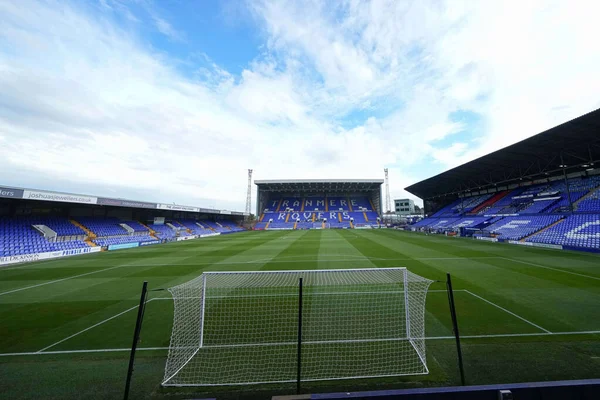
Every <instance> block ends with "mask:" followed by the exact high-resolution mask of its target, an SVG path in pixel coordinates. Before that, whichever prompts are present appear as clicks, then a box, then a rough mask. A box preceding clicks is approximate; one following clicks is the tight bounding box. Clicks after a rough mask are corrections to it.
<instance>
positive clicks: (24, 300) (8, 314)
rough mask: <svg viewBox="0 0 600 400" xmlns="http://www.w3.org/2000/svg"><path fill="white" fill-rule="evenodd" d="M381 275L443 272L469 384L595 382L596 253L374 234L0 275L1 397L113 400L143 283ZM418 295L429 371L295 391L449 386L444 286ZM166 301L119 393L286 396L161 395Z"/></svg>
mask: <svg viewBox="0 0 600 400" xmlns="http://www.w3.org/2000/svg"><path fill="white" fill-rule="evenodd" d="M392 266H400V267H407V268H408V269H409V270H410V271H411V272H414V273H416V274H419V275H421V276H424V277H426V278H429V279H432V280H436V281H437V280H439V281H443V280H445V276H446V272H450V273H451V274H452V277H453V284H454V289H455V301H456V307H457V314H458V320H459V326H460V331H461V336H462V337H463V342H462V344H463V356H464V362H465V373H466V378H467V383H468V384H489V383H509V382H524V381H544V380H562V379H585V378H597V377H598V375H599V374H600V257H599V256H598V255H594V254H587V253H575V252H565V251H557V250H546V249H535V248H529V247H525V246H514V245H507V244H498V243H488V242H481V241H475V240H470V239H458V238H447V237H441V236H423V235H420V234H416V233H408V232H401V231H391V230H383V229H382V230H321V231H265V232H244V233H239V234H234V235H228V236H221V237H213V238H206V239H201V240H194V241H185V242H177V243H171V244H166V245H160V246H149V247H146V248H138V249H132V250H122V251H116V252H108V253H102V254H92V255H86V256H80V257H73V258H68V259H61V260H53V261H46V262H39V263H34V264H28V265H21V266H9V267H5V268H0V391H1V392H2V396H3V397H4V398H11V399H26V398H32V399H33V398H45V399H64V398H88V399H92V398H93V399H95V398H97V399H104V398H118V397H120V396H122V392H123V388H124V379H125V375H126V370H127V363H128V357H129V353H128V350H127V349H128V348H129V347H131V340H132V334H133V327H134V323H135V316H136V304H137V302H138V301H139V292H140V289H141V284H142V282H143V281H144V280H147V281H148V282H149V287H150V289H151V290H152V289H159V288H167V287H170V286H174V285H177V284H180V283H183V282H186V281H188V280H190V279H193V278H195V277H197V276H199V275H200V274H201V273H202V272H203V271H240V270H246V271H255V270H290V269H334V268H335V269H338V268H370V267H392ZM430 289H431V290H432V291H431V292H430V293H429V294H428V296H427V305H426V309H427V312H426V336H427V340H426V343H427V363H428V367H429V370H430V373H429V374H428V375H421V376H414V377H398V378H385V379H365V380H353V381H350V382H348V381H339V382H318V383H307V384H306V386H305V387H304V390H305V391H307V392H311V391H312V392H318V391H321V392H322V391H349V390H368V389H381V388H401V387H420V386H441V385H456V384H458V383H459V375H458V368H457V364H456V349H455V344H454V341H453V337H452V329H451V321H450V313H449V311H448V300H447V296H446V293H445V292H444V291H443V289H445V284H444V283H442V282H436V283H434V284H433V285H432V286H431V288H430ZM168 297H169V294H168V292H166V291H153V292H151V293H150V296H149V302H148V304H147V308H146V314H145V320H144V326H143V329H142V335H141V342H140V345H139V346H140V351H139V352H138V354H137V359H136V368H135V372H134V375H133V384H132V395H131V398H136V399H137V398H157V399H158V398H170V399H176V398H189V397H190V393H193V394H194V396H195V397H197V396H200V395H206V396H209V395H211V396H216V397H217V398H227V397H244V396H248V397H264V396H265V395H267V394H269V395H270V394H272V393H279V394H282V393H283V394H285V393H292V392H293V390H294V386H293V385H291V386H290V385H288V386H285V385H284V386H279V387H273V386H268V385H267V386H264V387H263V386H260V387H254V388H252V389H251V390H250V391H248V388H237V389H231V388H228V389H223V388H221V389H210V390H208V389H197V388H194V389H186V390H184V389H177V388H161V387H160V385H159V384H160V381H161V379H162V377H163V373H164V366H165V361H166V354H167V351H166V350H165V348H166V347H167V346H168V345H169V339H170V334H171V327H172V322H173V321H172V320H173V302H172V300H170V299H168ZM206 396H205V397H206Z"/></svg>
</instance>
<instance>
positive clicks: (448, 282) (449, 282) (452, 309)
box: [446, 273, 465, 386]
mask: <svg viewBox="0 0 600 400" xmlns="http://www.w3.org/2000/svg"><path fill="white" fill-rule="evenodd" d="M446 277H447V280H446V289H447V290H448V303H449V304H450V316H451V317H452V329H453V330H454V338H455V339H456V352H457V354H458V369H459V370H460V382H461V385H463V386H464V385H465V370H464V367H463V359H462V350H461V348H460V334H459V332H458V320H457V319H456V308H455V306H454V292H453V291H452V278H451V277H450V274H449V273H447V274H446Z"/></svg>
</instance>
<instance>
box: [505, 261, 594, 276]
mask: <svg viewBox="0 0 600 400" xmlns="http://www.w3.org/2000/svg"><path fill="white" fill-rule="evenodd" d="M498 258H502V259H503V260H508V261H514V262H519V263H521V264H527V265H533V266H534V267H538V268H546V269H550V270H552V271H558V272H564V273H565V274H571V275H577V276H582V277H584V278H589V279H595V280H597V281H600V277H597V276H591V275H585V274H579V273H577V272H572V271H565V270H564V269H559V268H553V267H548V266H546V265H541V264H536V263H532V262H529V261H521V260H517V259H515V258H508V257H498Z"/></svg>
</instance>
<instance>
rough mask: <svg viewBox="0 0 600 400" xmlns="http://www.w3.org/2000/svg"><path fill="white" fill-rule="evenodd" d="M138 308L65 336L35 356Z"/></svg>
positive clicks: (132, 308) (148, 301) (122, 312)
mask: <svg viewBox="0 0 600 400" xmlns="http://www.w3.org/2000/svg"><path fill="white" fill-rule="evenodd" d="M152 300H154V299H149V300H147V301H146V303H145V304H148V303H150V302H151V301H152ZM138 307H139V304H138V305H137V306H133V307H130V308H128V309H127V310H125V311H121V312H120V313H118V314H115V315H113V316H112V317H109V318H106V319H105V320H103V321H100V322H98V323H95V324H94V325H92V326H88V327H87V328H85V329H82V330H80V331H79V332H77V333H74V334H72V335H71V336H67V337H66V338H64V339H61V340H59V341H58V342H56V343H53V344H51V345H50V346H46V347H44V348H43V349H41V350H38V351H37V354H42V353H46V350H48V349H50V348H52V347H54V346H56V345H58V344H61V343H63V342H66V341H67V340H69V339H72V338H74V337H75V336H78V335H81V334H82V333H84V332H87V331H89V330H90V329H93V328H95V327H97V326H100V325H102V324H104V323H106V322H108V321H110V320H113V319H115V318H117V317H120V316H121V315H123V314H126V313H128V312H129V311H131V310H135V309H136V308H138Z"/></svg>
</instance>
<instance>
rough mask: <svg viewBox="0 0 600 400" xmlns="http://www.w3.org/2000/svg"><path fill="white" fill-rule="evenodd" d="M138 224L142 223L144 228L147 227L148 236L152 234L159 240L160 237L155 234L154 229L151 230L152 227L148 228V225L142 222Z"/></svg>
mask: <svg viewBox="0 0 600 400" xmlns="http://www.w3.org/2000/svg"><path fill="white" fill-rule="evenodd" d="M138 222H139V221H138ZM140 225H142V226H143V227H144V228H146V229H148V231H150V236H152V237H153V238H154V239H156V240H160V238H159V237H158V236H156V231H155V230H153V229H152V228H150V227H149V226H148V225H146V224H144V223H143V222H140Z"/></svg>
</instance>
